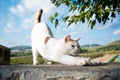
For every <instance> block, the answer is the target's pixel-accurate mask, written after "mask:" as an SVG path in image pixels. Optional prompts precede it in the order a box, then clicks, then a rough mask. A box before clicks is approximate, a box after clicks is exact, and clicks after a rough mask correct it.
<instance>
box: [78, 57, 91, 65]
mask: <svg viewBox="0 0 120 80" xmlns="http://www.w3.org/2000/svg"><path fill="white" fill-rule="evenodd" d="M90 60H91V59H90V58H85V59H83V60H81V62H80V64H79V66H84V65H86V64H88V63H89V62H90Z"/></svg>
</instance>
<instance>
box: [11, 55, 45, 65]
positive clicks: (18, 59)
mask: <svg viewBox="0 0 120 80" xmlns="http://www.w3.org/2000/svg"><path fill="white" fill-rule="evenodd" d="M38 59H39V63H40V64H43V63H44V61H43V59H42V57H39V58H38ZM32 63H33V61H32V57H11V60H10V64H32Z"/></svg>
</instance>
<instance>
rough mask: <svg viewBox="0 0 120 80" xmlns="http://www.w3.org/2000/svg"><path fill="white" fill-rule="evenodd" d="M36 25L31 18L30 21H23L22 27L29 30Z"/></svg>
mask: <svg viewBox="0 0 120 80" xmlns="http://www.w3.org/2000/svg"><path fill="white" fill-rule="evenodd" d="M33 25H34V20H33V18H29V19H24V20H23V21H22V27H23V28H24V29H25V30H29V29H31V28H32V27H33Z"/></svg>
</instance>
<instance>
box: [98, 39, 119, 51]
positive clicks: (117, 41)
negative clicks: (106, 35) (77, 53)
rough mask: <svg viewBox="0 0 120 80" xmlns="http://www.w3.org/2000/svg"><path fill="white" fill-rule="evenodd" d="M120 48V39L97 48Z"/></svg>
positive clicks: (105, 49) (101, 49)
mask: <svg viewBox="0 0 120 80" xmlns="http://www.w3.org/2000/svg"><path fill="white" fill-rule="evenodd" d="M110 50H120V40H116V41H113V42H111V43H108V44H106V45H103V46H100V47H98V48H97V51H110Z"/></svg>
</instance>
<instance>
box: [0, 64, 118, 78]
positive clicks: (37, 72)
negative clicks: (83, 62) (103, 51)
mask: <svg viewBox="0 0 120 80" xmlns="http://www.w3.org/2000/svg"><path fill="white" fill-rule="evenodd" d="M0 80H120V63H112V64H102V65H100V66H84V67H79V66H66V65H61V64H56V65H50V66H48V65H38V66H33V65H1V66H0Z"/></svg>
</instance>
